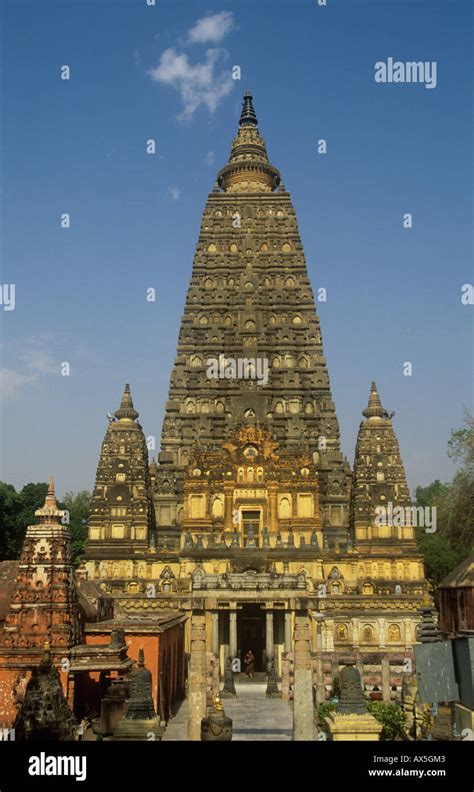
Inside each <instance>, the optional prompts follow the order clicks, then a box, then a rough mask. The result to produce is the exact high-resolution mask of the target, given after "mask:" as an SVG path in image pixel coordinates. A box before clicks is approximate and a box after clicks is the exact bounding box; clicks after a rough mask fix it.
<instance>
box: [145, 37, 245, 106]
mask: <svg viewBox="0 0 474 792" xmlns="http://www.w3.org/2000/svg"><path fill="white" fill-rule="evenodd" d="M227 54H228V53H227V52H226V50H223V49H208V50H207V51H206V55H205V59H204V61H202V62H201V63H195V64H192V63H190V62H189V59H188V56H187V55H186V54H185V53H178V52H177V51H176V50H175V49H173V48H170V49H167V50H165V51H164V52H163V53H162V55H161V58H160V63H159V65H158V66H157V67H156V68H155V69H150V70H149V72H148V74H149V75H150V76H151V79H152V80H154V81H155V82H159V83H161V84H162V85H169V86H171V87H172V88H175V89H176V90H177V91H178V92H179V94H180V96H181V101H182V104H183V109H182V111H181V113H180V114H179V115H178V119H179V120H181V121H190V120H191V118H192V116H193V114H194V113H195V111H196V110H197V109H198V107H200V106H201V105H204V106H205V107H207V109H208V110H209V112H210V113H211V114H212V113H214V112H215V110H216V109H217V107H218V106H219V104H220V102H221V101H222V99H224V97H225V96H227V95H228V94H229V93H230V92H231V91H232V88H233V83H234V81H233V80H232V76H231V73H230V71H220V72H218V71H217V69H216V67H217V65H218V63H219V62H220V61H222V60H225V59H226V57H227Z"/></svg>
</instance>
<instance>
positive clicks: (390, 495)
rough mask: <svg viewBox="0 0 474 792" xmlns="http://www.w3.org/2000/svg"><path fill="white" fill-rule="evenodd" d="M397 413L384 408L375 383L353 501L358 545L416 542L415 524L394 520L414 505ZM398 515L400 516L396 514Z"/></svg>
mask: <svg viewBox="0 0 474 792" xmlns="http://www.w3.org/2000/svg"><path fill="white" fill-rule="evenodd" d="M394 414H395V413H394V412H393V411H392V412H389V411H388V410H386V409H385V408H384V407H383V406H382V402H381V400H380V396H379V393H378V390H377V386H376V384H375V382H372V385H371V388H370V396H369V402H368V405H367V407H366V408H365V410H363V412H362V415H363V416H364V418H365V420H364V421H361V424H360V427H359V433H358V436H357V444H356V452H355V459H354V472H353V494H352V500H351V527H352V531H353V536H354V539H355V540H356V542H357V543H359V544H360V543H363V542H374V541H378V540H384V541H386V540H392V539H395V540H397V541H400V540H402V541H407V542H412V541H413V527H412V525H411V520H410V519H408V520H401V519H397V520H395V523H394V521H393V519H392V516H393V514H394V511H395V510H396V509H397V507H400V508H398V511H401V510H404V511H403V513H404V514H405V510H407V509H408V512H407V513H408V514H409V515H410V518H411V512H410V507H411V501H410V493H409V490H408V485H407V480H406V476H405V469H404V467H403V462H402V459H401V456H400V448H399V445H398V440H397V437H396V435H395V431H394V429H393V425H392V418H393V416H394ZM395 514H397V512H395Z"/></svg>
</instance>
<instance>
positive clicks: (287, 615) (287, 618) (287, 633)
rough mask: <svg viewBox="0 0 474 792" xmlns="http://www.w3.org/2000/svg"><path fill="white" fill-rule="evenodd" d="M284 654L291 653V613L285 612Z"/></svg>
mask: <svg viewBox="0 0 474 792" xmlns="http://www.w3.org/2000/svg"><path fill="white" fill-rule="evenodd" d="M285 652H291V611H285Z"/></svg>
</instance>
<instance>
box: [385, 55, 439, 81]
mask: <svg viewBox="0 0 474 792" xmlns="http://www.w3.org/2000/svg"><path fill="white" fill-rule="evenodd" d="M374 69H375V74H374V80H375V82H377V83H424V85H425V88H436V86H437V84H438V82H437V62H436V61H405V62H404V61H394V59H393V58H387V62H386V63H385V61H377V63H376V64H375V66H374Z"/></svg>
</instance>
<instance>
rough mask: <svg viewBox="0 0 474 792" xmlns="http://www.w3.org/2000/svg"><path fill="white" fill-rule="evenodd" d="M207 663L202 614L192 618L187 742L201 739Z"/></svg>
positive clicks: (204, 712)
mask: <svg viewBox="0 0 474 792" xmlns="http://www.w3.org/2000/svg"><path fill="white" fill-rule="evenodd" d="M206 692H207V663H206V622H205V617H204V614H202V613H199V614H196V615H194V614H193V616H192V622H191V653H190V658H189V681H188V740H200V739H201V720H202V718H204V717H205V716H206Z"/></svg>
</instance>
